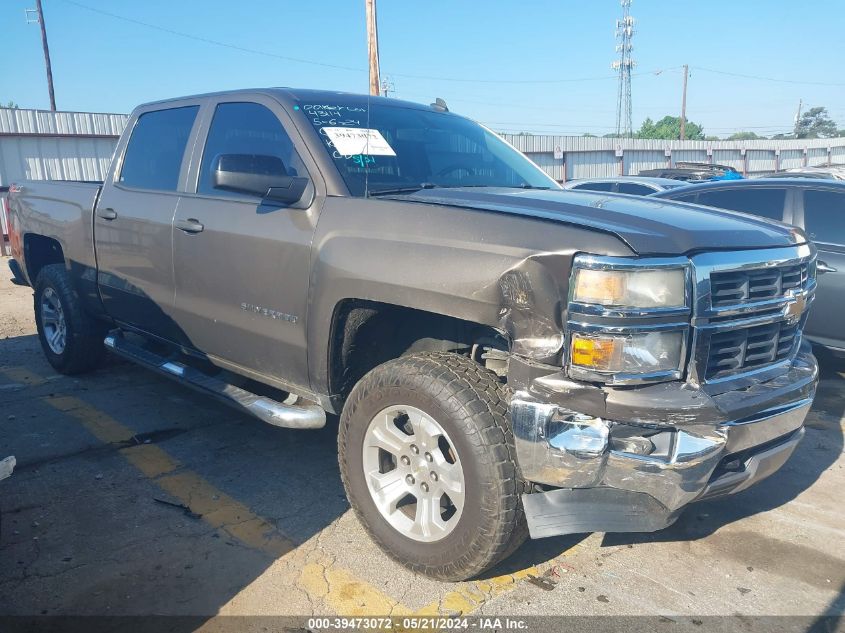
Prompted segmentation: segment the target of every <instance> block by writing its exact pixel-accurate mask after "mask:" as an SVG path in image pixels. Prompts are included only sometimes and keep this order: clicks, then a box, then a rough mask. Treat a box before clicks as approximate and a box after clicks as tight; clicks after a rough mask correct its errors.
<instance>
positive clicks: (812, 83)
mask: <svg viewBox="0 0 845 633" xmlns="http://www.w3.org/2000/svg"><path fill="white" fill-rule="evenodd" d="M692 68H693V69H694V70H703V71H704V72H708V73H715V74H717V75H727V76H729V77H741V78H743V79H757V80H759V81H775V82H777V83H782V84H802V85H807V86H845V83H835V82H832V81H799V80H796V79H779V78H777V77H760V76H759V75H745V74H743V73H734V72H729V71H727V70H715V69H713V68H703V67H701V66H692Z"/></svg>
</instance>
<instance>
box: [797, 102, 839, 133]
mask: <svg viewBox="0 0 845 633" xmlns="http://www.w3.org/2000/svg"><path fill="white" fill-rule="evenodd" d="M796 132H797V134H796V136H797V138H831V137H834V136H836V134H837V129H836V123H834V122H833V119H831V118H830V116H829V115H828V113H827V108H822V107H818V108H810V109H809V110H807V111H806V112H805V113H804V114H803V115H801V118H800V119H799V120H798V126H797V128H796Z"/></svg>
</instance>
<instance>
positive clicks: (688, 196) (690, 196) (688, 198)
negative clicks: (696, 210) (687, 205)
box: [661, 191, 703, 204]
mask: <svg viewBox="0 0 845 633" xmlns="http://www.w3.org/2000/svg"><path fill="white" fill-rule="evenodd" d="M696 196H698V192H697V191H693V192H692V193H685V194H684V195H682V196H666V199H667V200H677V201H678V202H696V199H695V198H696ZM661 197H663V196H661ZM701 204H703V203H701Z"/></svg>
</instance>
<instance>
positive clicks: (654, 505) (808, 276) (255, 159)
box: [10, 89, 818, 580]
mask: <svg viewBox="0 0 845 633" xmlns="http://www.w3.org/2000/svg"><path fill="white" fill-rule="evenodd" d="M11 191H12V192H11V197H10V212H11V213H10V220H11V229H12V242H13V251H14V252H13V254H14V261H13V263H12V267H13V271H14V273H15V274H16V276H17V277H19V278H20V280H22V281H23V282H24V283H28V284H30V285H31V286H32V287H33V288H34V291H35V312H36V317H37V325H38V334H39V336H40V339H41V344H42V347H43V350H44V353H45V354H46V356H47V358H48V359H49V361H50V363H51V364H52V366H53V367H54V368H55V369H56V370H58V371H60V372H64V373H79V372H83V371H86V370H90V369H93V368H94V367H96V366H97V364H98V363H99V361H100V359H101V358H102V356H103V350H104V349H109V350H111V351H112V352H114V353H116V354H119V355H121V356H123V357H125V358H129V359H131V360H132V361H134V362H137V363H140V364H142V365H144V366H147V367H149V368H151V369H153V370H156V371H158V372H160V373H162V374H164V375H166V376H169V377H170V378H173V379H175V380H177V381H179V382H181V383H182V384H185V385H187V386H191V387H194V388H196V389H199V390H201V391H204V392H206V393H209V394H211V395H213V396H216V397H218V398H220V399H222V400H224V401H226V402H228V403H230V404H234V405H235V406H237V407H239V408H240V409H242V410H243V411H246V412H249V413H251V414H253V415H255V416H257V417H258V418H260V419H262V420H264V421H266V422H269V423H270V424H274V425H277V426H280V427H290V428H298V429H310V428H318V427H322V426H323V425H325V423H326V413H330V414H339V415H340V422H339V433H338V452H339V461H340V472H341V476H342V480H343V484H344V486H345V488H346V492H347V494H348V497H349V501H350V503H351V505H352V508H353V509H354V510H355V512H356V513H357V515H358V517H359V519H360V520H361V522H362V524H363V525H364V527H365V528H366V530H367V531H368V533H369V534H370V535H371V536H372V538H373V539H374V540H375V541H376V542H377V543H378V544H379V545H380V546H381V547H382V548H383V549H384V550H385V551H387V552H388V553H389V554H390V555H391V556H393V557H394V558H396V559H397V560H399V561H400V562H402V563H403V564H405V565H407V566H408V567H410V568H411V569H414V570H416V571H419V572H421V573H424V574H428V575H430V576H433V577H436V578H440V579H448V580H458V579H465V578H468V577H471V576H474V575H476V574H479V573H480V572H482V571H483V570H485V569H486V568H488V567H490V566H491V565H493V564H495V563H496V562H497V561H499V560H501V559H503V558H504V557H506V556H507V555H509V553H510V552H512V551H513V550H514V549H516V548H517V547H518V546H519V545H520V543H522V542H523V541H524V540H525V538H526V537H527V536H528V534H529V533H530V535H531V536H532V537H535V538H537V537H545V536H551V535H556V534H566V533H579V532H590V531H609V532H614V531H615V532H619V531H621V532H627V531H653V530H659V529H661V528H664V527H666V526H668V525H670V524H672V522H673V521H675V520H676V518H677V517H678V516H679V513H680V512H681V511H682V510H683V509H684V507H685V506H687V505H688V504H690V503H691V502H693V501H697V500H700V499H705V498H708V499H709V498H712V497H716V496H720V495H725V494H729V493H734V492H737V491H740V490H743V489H745V488H747V487H748V486H750V485H751V484H753V483H754V482H756V481H758V480H760V479H762V478H763V477H766V476H768V475H770V474H771V473H773V472H774V471H776V470H777V469H778V468H779V467H780V466H781V465H782V464H783V463H784V462H785V461H786V460H787V458H788V457H789V456H790V454H791V453H792V452H793V450H794V449H795V447H796V445H797V444H798V442H799V441H800V439H801V436H802V434H803V432H804V431H803V421H804V417H805V415H806V413H807V411H808V409H809V408H810V405H811V402H812V399H813V395H814V391H815V387H816V382H817V373H818V370H817V365H816V362H815V360H814V358H813V356H812V354H811V352H810V349H809V346H808V344H806V343H805V342H803V341H802V336H801V333H802V328H803V326H804V323H805V320H806V318H807V308H808V307H809V305H810V303H811V302H812V299H813V295H814V291H815V288H816V270H815V267H816V254H815V250H814V248H813V246H812V245H811V244H810V243H808V241H807V239H806V237H805V236H804V234H803V233H802V232H801V231H800V230H799V229H796V228H791V227H788V226H785V225H782V224H778V223H773V222H768V221H764V220H760V219H757V218H754V217H751V216H747V215H744V214H741V213H735V212H726V211H717V210H715V209H710V208H706V207H701V206H697V205H691V204H684V203H677V202H671V201H666V200H658V199H649V198H637V197H628V196H621V195H612V194H603V193H595V192H574V191H562V190H560V188H559V187H558V185H557V184H556V183H555V182H554V181H553V180H551V179H550V178H549V177H548V176H546V175H545V174H544V173H543V172H542V171H541V170H540V169H539V168H538V167H537V166H535V165H534V164H533V163H531V162H530V161H529V160H528V159H526V158H525V157H524V156H523V155H521V154H520V153H519V152H517V151H516V150H515V149H513V148H512V147H511V146H509V145H508V144H507V143H505V142H504V141H503V140H502V139H500V138H499V137H498V136H497V135H496V134H494V133H492V132H491V131H490V130H487V129H486V128H484V127H482V126H480V125H478V124H476V123H474V122H472V121H470V120H468V119H465V118H463V117H460V116H457V115H455V114H453V113H450V112H449V111H448V108H447V107H446V105H445V104H444V103H443V102H442V101H440V100H438V102H437V103H435V104H432V105H431V106H424V105H418V104H413V103H407V102H403V101H398V100H395V99H384V98H377V97H367V96H356V95H349V94H342V93H335V92H319V91H310V90H292V89H267V90H248V91H247V90H245V91H237V92H229V93H219V94H211V95H202V96H195V97H187V98H182V99H176V100H172V101H165V102H159V103H152V104H148V105H144V106H141V107H139V108H137V109H136V110H135V111H134V112H133V114H132V116H131V118H130V119H129V123H128V125H127V127H126V130H125V132H124V134H123V136H122V138H121V139H120V141H119V143H118V145H117V148H116V151H115V154H114V158H113V161H112V165H111V167H110V169H109V171H108V174H107V177H106V179H105V182H103V183H82V182H64V183H59V182H31V181H26V182H21V183H17V184H15V185H14V186H13V187H12V190H11ZM268 485H272V486H284V485H285V482H283V481H275V482H268ZM303 494H306V495H307V491H305V492H303Z"/></svg>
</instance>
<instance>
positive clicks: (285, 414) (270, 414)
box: [103, 332, 326, 429]
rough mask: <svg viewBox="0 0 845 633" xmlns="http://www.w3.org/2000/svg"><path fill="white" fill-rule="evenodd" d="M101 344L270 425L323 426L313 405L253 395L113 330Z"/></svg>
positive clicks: (320, 414) (320, 412)
mask: <svg viewBox="0 0 845 633" xmlns="http://www.w3.org/2000/svg"><path fill="white" fill-rule="evenodd" d="M103 343H104V344H105V346H106V347H107V348H108V349H109V350H111V351H112V352H114V353H115V354H117V355H118V356H121V357H123V358H125V359H127V360H130V361H132V362H133V363H137V364H139V365H143V366H144V367H146V368H148V369H152V370H153V371H156V372H158V373H160V374H162V375H164V376H167V377H168V378H172V379H173V380H176V381H178V382H180V383H182V384H184V385H186V386H188V387H192V388H194V389H197V390H199V391H202V392H203V393H206V394H209V395H212V396H215V397H217V398H218V399H220V400H223V401H224V402H226V403H227V404H230V405H233V406H234V407H236V408H238V409H241V410H243V411H246V412H247V413H250V414H251V415H254V416H255V417H257V418H258V419H259V420H263V421H264V422H267V423H268V424H272V425H273V426H281V427H284V428H288V429H320V428H323V427H324V426H325V425H326V412H325V411H323V409H322V408H321V407H320V406H318V405H316V404H308V405H303V406H297V405H293V404H284V403H282V402H278V401H276V400H272V399H271V398H267V397H266V396H259V395H256V394H254V393H251V392H249V391H247V390H246V389H241V388H240V387H236V386H235V385H232V384H229V383H227V382H225V381H223V380H220V379H219V378H214V377H213V376H208V375H207V374H204V373H202V372H201V371H199V370H197V369H194V368H193V367H189V366H187V365H183V364H182V363H178V362H175V361H172V360H169V359H167V358H165V357H163V356H159V355H158V354H154V353H152V352H150V351H148V350H146V349H144V348H143V347H140V346H138V345H134V344H132V343H130V342H129V341H127V340H126V339H125V338H123V337H122V336H121V335H120V334H118V333H115V332H111V333H109V335H108V336H107V337H106V338H105V340H104V341H103Z"/></svg>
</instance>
